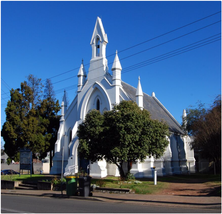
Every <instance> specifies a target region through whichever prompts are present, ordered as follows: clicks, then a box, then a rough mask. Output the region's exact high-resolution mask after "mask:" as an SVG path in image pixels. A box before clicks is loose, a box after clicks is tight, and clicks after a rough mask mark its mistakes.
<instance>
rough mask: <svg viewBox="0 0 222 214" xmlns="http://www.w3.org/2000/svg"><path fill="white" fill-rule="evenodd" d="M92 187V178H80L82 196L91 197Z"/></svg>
mask: <svg viewBox="0 0 222 214" xmlns="http://www.w3.org/2000/svg"><path fill="white" fill-rule="evenodd" d="M90 185H91V177H90V176H84V177H79V193H80V196H84V197H88V196H90V195H91V194H90Z"/></svg>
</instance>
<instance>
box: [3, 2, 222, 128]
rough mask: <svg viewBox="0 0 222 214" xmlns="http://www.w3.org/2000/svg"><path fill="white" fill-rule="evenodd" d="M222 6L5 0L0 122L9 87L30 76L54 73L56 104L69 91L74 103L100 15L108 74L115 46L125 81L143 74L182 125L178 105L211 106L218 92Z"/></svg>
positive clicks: (144, 86)
mask: <svg viewBox="0 0 222 214" xmlns="http://www.w3.org/2000/svg"><path fill="white" fill-rule="evenodd" d="M220 10H221V2H220V1H213V2H212V1H195V2H193V1H183V2H181V1H178V2H177V1H170V2H168V1H166V2H160V1H156V2H155V1H154V2H151V1H142V2H118V1H115V2H110V1H108V2H101V1H98V2H75V1H67V2H59V1H49V2H44V1H42V2H38V1H34V2H26V1H24V2H11V1H5V2H4V1H2V2H1V124H2V125H3V123H4V122H5V114H4V109H5V108H6V106H7V101H8V100H9V99H10V96H9V94H10V93H9V91H10V89H11V88H14V89H16V88H19V87H20V83H21V82H23V81H24V80H26V77H27V76H28V75H29V74H33V75H34V76H36V77H38V78H41V79H42V80H43V82H44V81H45V79H46V78H51V80H52V83H53V85H54V90H55V92H56V98H57V99H59V101H60V103H61V100H62V96H63V91H64V89H66V90H67V94H68V100H69V102H70V103H71V101H72V100H73V99H74V97H75V95H76V90H77V77H76V75H77V73H78V69H79V67H80V64H81V62H82V59H83V60H84V64H85V68H86V70H87V71H88V68H89V62H90V59H91V46H90V40H91V36H92V33H93V29H94V26H95V22H96V18H97V16H99V17H100V18H101V19H102V22H103V26H104V29H105V32H106V33H107V35H108V44H107V48H106V51H107V54H106V55H107V59H108V63H109V72H110V73H111V67H112V63H113V60H114V54H115V52H116V50H118V52H119V58H120V62H121V65H122V68H123V70H122V80H123V81H125V82H127V83H129V84H131V85H132V86H134V87H137V83H138V76H140V78H141V84H142V89H143V91H144V92H145V93H147V94H148V95H151V94H152V92H155V94H156V97H157V98H158V99H159V100H160V102H161V103H162V104H163V105H164V106H165V107H166V108H167V109H168V110H169V112H170V113H171V114H172V115H173V116H174V117H175V118H176V120H177V121H178V122H179V123H181V121H182V118H181V116H182V112H183V109H186V108H189V106H190V105H192V106H196V104H197V102H198V101H201V102H202V103H205V104H206V106H207V107H209V105H210V104H212V103H213V100H214V98H215V97H216V96H217V95H218V94H220V92H221V41H220V40H218V35H219V34H220V33H221V23H220V20H221V14H220V13H217V12H219V11H220ZM215 13H217V14H215ZM212 14H214V15H212ZM210 15H211V16H210ZM208 16H209V17H208ZM206 17H208V18H206ZM200 19H202V20H201V21H197V20H200ZM195 21H197V22H195ZM191 23H193V24H191ZM183 26H186V27H183ZM161 35H162V36H161ZM219 36H220V35H219ZM145 41H146V42H145ZM141 43H142V44H141ZM192 43H193V46H189V45H190V44H192ZM138 44H140V45H138ZM206 44H208V45H206ZM133 46H135V47H134V48H132V47H133ZM183 47H184V49H182V48H183ZM197 47H198V48H197ZM175 50H177V52H174V51H175ZM188 50H190V51H188ZM166 53H168V54H167V55H164V54H166ZM179 53H180V54H179ZM142 62H144V63H145V64H142V65H141V64H139V66H135V65H137V64H138V63H142ZM129 66H135V67H131V68H132V69H131V68H130V67H129Z"/></svg>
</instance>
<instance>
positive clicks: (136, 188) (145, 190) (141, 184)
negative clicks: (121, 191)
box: [91, 177, 168, 194]
mask: <svg viewBox="0 0 222 214" xmlns="http://www.w3.org/2000/svg"><path fill="white" fill-rule="evenodd" d="M91 183H92V184H96V185H97V186H100V187H107V188H127V189H131V190H132V191H133V192H135V193H137V194H152V193H155V192H158V191H160V190H162V189H163V188H166V187H167V186H168V183H166V182H158V183H157V185H154V183H153V181H138V180H136V181H120V179H119V178H117V177H107V178H103V179H92V181H91Z"/></svg>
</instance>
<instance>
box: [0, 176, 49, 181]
mask: <svg viewBox="0 0 222 214" xmlns="http://www.w3.org/2000/svg"><path fill="white" fill-rule="evenodd" d="M45 178H46V176H45V175H31V176H30V175H1V180H8V181H27V180H28V181H33V182H35V181H36V182H37V181H38V180H44V179H45ZM47 178H48V176H47Z"/></svg>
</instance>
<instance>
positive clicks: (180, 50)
mask: <svg viewBox="0 0 222 214" xmlns="http://www.w3.org/2000/svg"><path fill="white" fill-rule="evenodd" d="M220 40H221V33H218V34H215V35H213V36H210V37H207V38H205V39H202V40H199V41H197V42H194V43H191V44H189V45H186V46H184V47H181V48H178V49H175V50H173V51H169V52H167V53H165V54H161V55H159V56H156V57H153V58H151V59H148V60H145V61H143V62H140V63H137V64H133V65H131V66H128V67H126V68H125V69H124V70H123V72H122V74H124V73H128V72H130V71H133V70H136V69H139V68H142V67H145V66H148V65H151V64H154V63H157V62H160V61H163V60H166V59H169V58H172V57H175V56H178V55H180V54H183V53H186V52H189V51H192V50H194V49H197V48H200V47H203V46H205V45H209V44H211V43H213V42H217V41H220ZM76 86H77V84H75V85H72V86H69V87H65V88H62V89H58V90H56V91H55V93H56V94H58V93H61V92H63V91H64V89H65V90H66V91H68V90H73V89H74V88H75V87H76Z"/></svg>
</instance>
